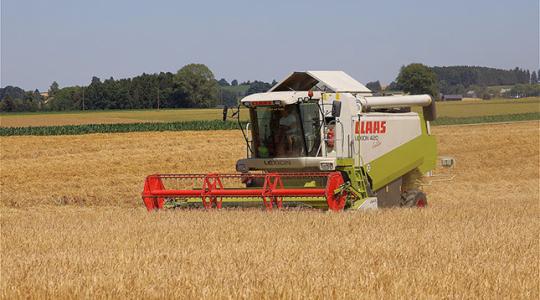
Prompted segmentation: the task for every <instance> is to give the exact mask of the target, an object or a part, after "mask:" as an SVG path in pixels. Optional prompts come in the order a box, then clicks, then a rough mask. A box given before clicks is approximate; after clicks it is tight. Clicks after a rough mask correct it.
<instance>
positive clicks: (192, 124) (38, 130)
mask: <svg viewBox="0 0 540 300" xmlns="http://www.w3.org/2000/svg"><path fill="white" fill-rule="evenodd" d="M231 129H238V123H237V122H233V121H227V122H223V121H219V120H213V121H187V122H167V123H128V124H88V125H64V126H37V127H0V136H15V135H78V134H89V133H119V132H143V131H186V130H195V131H203V130H231Z"/></svg>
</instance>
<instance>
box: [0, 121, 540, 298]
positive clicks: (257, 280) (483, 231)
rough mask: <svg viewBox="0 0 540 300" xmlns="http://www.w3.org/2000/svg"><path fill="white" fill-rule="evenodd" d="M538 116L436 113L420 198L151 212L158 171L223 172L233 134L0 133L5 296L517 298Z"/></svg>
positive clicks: (523, 287)
mask: <svg viewBox="0 0 540 300" xmlns="http://www.w3.org/2000/svg"><path fill="white" fill-rule="evenodd" d="M539 126H540V122H538V121H533V122H522V123H513V124H492V125H475V126H446V127H445V126H440V127H436V128H433V131H434V133H435V134H436V135H437V138H438V146H439V153H440V154H441V155H451V156H454V157H455V158H456V159H457V164H456V167H455V168H454V169H453V170H452V171H451V172H450V174H448V173H449V172H448V170H442V169H437V170H436V172H435V174H436V175H438V176H434V177H430V178H426V179H425V186H424V190H425V191H426V192H427V193H428V197H429V198H428V199H429V203H430V206H429V207H428V208H426V209H385V210H379V211H373V212H352V211H349V212H344V213H327V212H320V211H306V210H300V211H297V210H292V211H281V212H280V211H273V212H271V213H267V212H264V211H261V210H253V209H251V210H223V211H211V212H206V211H178V210H177V211H164V212H160V213H147V212H146V211H145V209H144V208H143V207H142V203H141V200H140V198H139V195H140V192H141V190H142V182H143V178H144V176H145V175H148V174H150V173H155V172H163V173H167V172H199V171H200V172H209V171H219V172H230V171H233V168H234V162H235V160H236V159H237V158H239V157H242V156H243V155H244V153H245V149H244V147H243V145H242V138H241V134H239V133H238V132H234V131H222V132H162V133H126V134H93V135H85V136H64V137H1V138H0V141H1V147H2V148H1V174H0V176H1V178H0V183H1V206H0V210H1V216H0V220H1V223H0V225H1V270H0V271H1V273H0V288H1V294H0V295H1V297H2V298H4V299H12V298H73V297H85V298H94V297H109V298H124V297H125V298H163V297H166V298H172V297H175V298H201V297H204V298H220V299H221V298H266V299H268V298H295V299H296V298H355V299H358V298H465V297H466V298H526V299H538V297H540V293H539V288H540V287H539V281H538V278H539V276H540V273H539V272H540V270H539V263H538V262H539V259H540V257H539V254H540V244H539V236H540V232H539V225H540V224H539V208H540V207H539V201H540V199H539V197H540V193H539V183H540V182H539V178H540V175H539V165H540V163H539V156H540V153H539V134H540V130H539Z"/></svg>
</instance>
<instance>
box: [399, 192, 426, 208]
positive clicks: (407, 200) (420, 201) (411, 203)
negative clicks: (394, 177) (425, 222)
mask: <svg viewBox="0 0 540 300" xmlns="http://www.w3.org/2000/svg"><path fill="white" fill-rule="evenodd" d="M427 205H428V202H427V197H426V194H425V193H424V192H422V191H419V190H408V191H406V192H404V193H403V194H401V207H420V208H421V207H426V206H427Z"/></svg>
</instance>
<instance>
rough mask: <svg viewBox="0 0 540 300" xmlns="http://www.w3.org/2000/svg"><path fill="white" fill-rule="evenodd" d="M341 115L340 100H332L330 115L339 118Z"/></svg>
mask: <svg viewBox="0 0 540 300" xmlns="http://www.w3.org/2000/svg"><path fill="white" fill-rule="evenodd" d="M340 115H341V101H333V102H332V117H334V118H339V116H340Z"/></svg>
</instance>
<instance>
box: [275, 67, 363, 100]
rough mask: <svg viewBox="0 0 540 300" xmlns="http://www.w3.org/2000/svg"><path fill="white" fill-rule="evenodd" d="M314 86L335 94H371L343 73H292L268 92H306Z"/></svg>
mask: <svg viewBox="0 0 540 300" xmlns="http://www.w3.org/2000/svg"><path fill="white" fill-rule="evenodd" d="M315 86H317V87H318V88H319V89H320V90H323V91H328V92H335V93H338V92H339V93H367V94H370V93H371V91H370V90H369V89H368V88H367V87H365V86H364V85H363V84H361V83H360V82H358V81H356V80H355V79H354V78H352V77H351V76H349V74H347V73H345V72H343V71H305V72H293V73H292V74H290V75H289V76H288V77H286V78H285V79H283V80H282V81H280V82H279V83H278V84H276V85H275V86H273V87H272V88H271V89H270V90H269V92H278V91H308V90H310V89H312V88H313V87H315Z"/></svg>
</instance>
